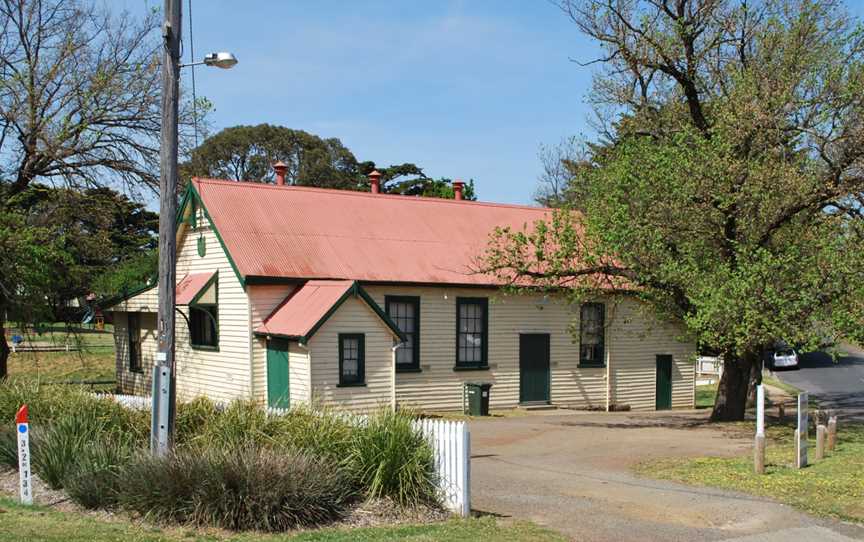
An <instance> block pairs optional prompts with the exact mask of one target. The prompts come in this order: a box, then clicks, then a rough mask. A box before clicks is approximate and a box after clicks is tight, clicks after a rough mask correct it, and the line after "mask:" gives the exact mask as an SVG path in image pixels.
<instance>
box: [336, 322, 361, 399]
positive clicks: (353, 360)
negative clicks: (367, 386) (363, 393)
mask: <svg viewBox="0 0 864 542" xmlns="http://www.w3.org/2000/svg"><path fill="white" fill-rule="evenodd" d="M365 343H366V336H365V335H363V334H362V333H340V334H339V385H340V386H347V385H359V384H364V383H365V381H366V374H365V373H366V344H365Z"/></svg>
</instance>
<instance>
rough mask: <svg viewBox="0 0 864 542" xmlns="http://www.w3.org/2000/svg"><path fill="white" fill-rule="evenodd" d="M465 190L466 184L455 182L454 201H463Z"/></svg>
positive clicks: (457, 180)
mask: <svg viewBox="0 0 864 542" xmlns="http://www.w3.org/2000/svg"><path fill="white" fill-rule="evenodd" d="M463 188H465V183H464V182H462V181H460V180H459V179H456V180H455V181H453V199H455V200H456V201H462V199H463V197H462V189H463Z"/></svg>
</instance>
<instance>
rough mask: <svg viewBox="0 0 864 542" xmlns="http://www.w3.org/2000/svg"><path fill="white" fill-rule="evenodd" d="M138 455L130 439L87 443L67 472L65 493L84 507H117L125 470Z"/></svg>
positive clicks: (64, 483) (142, 451)
mask: <svg viewBox="0 0 864 542" xmlns="http://www.w3.org/2000/svg"><path fill="white" fill-rule="evenodd" d="M106 444H107V445H106ZM135 453H136V448H135V446H134V444H133V443H132V441H130V440H129V439H122V438H117V439H113V442H110V443H105V442H89V443H87V444H86V445H85V446H84V447H83V448H82V449H81V451H80V453H79V455H78V457H76V458H75V459H74V460H73V462H72V464H71V465H70V467H69V468H68V469H67V470H66V474H65V477H64V479H63V487H64V489H65V490H66V493H67V494H68V495H69V497H70V498H71V499H72V500H73V501H75V502H76V503H78V504H80V505H81V506H83V507H85V508H89V509H96V508H105V509H111V508H114V507H115V506H116V505H117V501H118V498H119V495H120V492H121V491H122V489H123V486H124V485H125V480H124V475H123V468H124V467H125V466H126V465H127V464H128V463H129V461H130V460H131V459H132V457H133V455H135ZM137 453H144V450H140V451H137Z"/></svg>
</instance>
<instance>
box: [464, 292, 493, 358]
mask: <svg viewBox="0 0 864 542" xmlns="http://www.w3.org/2000/svg"><path fill="white" fill-rule="evenodd" d="M488 337H489V301H488V299H486V298H466V297H462V298H457V299H456V365H457V366H459V365H465V366H470V367H477V366H485V365H486V364H487V363H488V352H489V342H488Z"/></svg>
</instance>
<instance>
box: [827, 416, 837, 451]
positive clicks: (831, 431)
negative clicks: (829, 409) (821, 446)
mask: <svg viewBox="0 0 864 542" xmlns="http://www.w3.org/2000/svg"><path fill="white" fill-rule="evenodd" d="M836 445H837V416H831V417H830V418H828V446H827V447H828V451H829V452H833V451H834V446H836Z"/></svg>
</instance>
